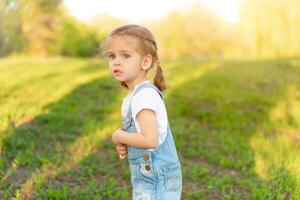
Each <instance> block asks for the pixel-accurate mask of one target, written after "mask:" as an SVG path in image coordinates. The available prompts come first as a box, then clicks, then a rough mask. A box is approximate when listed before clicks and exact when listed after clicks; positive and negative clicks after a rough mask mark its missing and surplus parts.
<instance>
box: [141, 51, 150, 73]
mask: <svg viewBox="0 0 300 200" xmlns="http://www.w3.org/2000/svg"><path fill="white" fill-rule="evenodd" d="M151 64H152V56H151V55H150V54H148V55H146V56H144V57H143V62H142V69H143V70H145V71H147V70H148V69H150V67H151Z"/></svg>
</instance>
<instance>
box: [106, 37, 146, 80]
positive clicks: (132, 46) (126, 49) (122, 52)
mask: <svg viewBox="0 0 300 200" xmlns="http://www.w3.org/2000/svg"><path fill="white" fill-rule="evenodd" d="M138 45H139V42H138V40H137V39H136V38H134V37H131V36H126V35H120V36H114V37H112V38H111V39H110V40H109V43H108V47H107V55H108V59H109V69H110V71H111V73H112V75H113V76H114V77H115V78H116V79H117V80H119V81H121V82H125V83H130V82H132V83H134V82H135V80H137V79H140V78H141V77H142V76H144V75H145V74H146V69H147V67H148V66H149V62H148V61H147V58H144V57H142V56H141V54H140V53H139V52H138ZM150 65H151V63H150ZM149 67H150V66H149Z"/></svg>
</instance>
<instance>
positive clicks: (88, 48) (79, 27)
mask: <svg viewBox="0 0 300 200" xmlns="http://www.w3.org/2000/svg"><path fill="white" fill-rule="evenodd" d="M98 45H99V40H98V39H97V32H96V31H95V30H94V29H93V28H92V27H91V26H88V25H87V24H84V23H81V22H79V21H77V20H76V19H74V18H73V17H71V16H68V17H65V18H64V19H63V21H62V23H61V26H60V28H59V30H58V34H57V42H56V46H55V47H54V49H55V52H57V53H58V54H60V55H63V56H77V57H87V56H92V55H96V54H97V48H98Z"/></svg>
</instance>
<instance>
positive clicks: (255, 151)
mask: <svg viewBox="0 0 300 200" xmlns="http://www.w3.org/2000/svg"><path fill="white" fill-rule="evenodd" d="M162 66H163V68H164V69H165V76H166V79H167V83H168V89H167V90H166V92H165V98H166V106H167V110H168V115H169V121H170V124H171V128H172V131H173V134H174V137H175V142H176V144H177V148H178V153H179V156H180V160H181V162H182V169H183V181H184V188H183V198H182V199H195V200H198V199H208V200H210V199H213V200H218V199H238V200H241V199H255V200H256V199H259V200H260V199H263V200H265V199H267V200H268V199H270V200H277V199H278V200H279V199H283V200H286V199H293V200H297V199H300V59H289V60H274V61H260V62H258V61H197V60H188V59H186V60H179V61H172V62H167V61H165V62H163V63H162ZM0 88H1V89H0V156H1V157H0V199H56V200H58V199H72V200H77V199H88V200H90V199H130V198H131V186H130V172H129V168H128V164H127V161H120V160H119V159H118V155H117V154H116V152H115V148H114V145H113V144H112V142H111V141H110V138H109V137H110V134H111V133H112V132H113V131H114V130H115V129H117V128H119V127H120V126H121V119H120V110H121V107H120V106H121V100H122V97H123V96H124V95H126V91H125V90H124V89H122V88H120V87H119V85H118V83H117V82H116V81H115V80H114V79H113V78H112V77H111V76H110V74H109V71H108V68H107V65H106V64H105V62H104V61H103V60H98V59H67V58H9V59H3V60H0Z"/></svg>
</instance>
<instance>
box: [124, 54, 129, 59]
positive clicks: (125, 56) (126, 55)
mask: <svg viewBox="0 0 300 200" xmlns="http://www.w3.org/2000/svg"><path fill="white" fill-rule="evenodd" d="M122 57H123V58H129V57H130V56H129V55H128V54H124V55H122Z"/></svg>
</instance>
